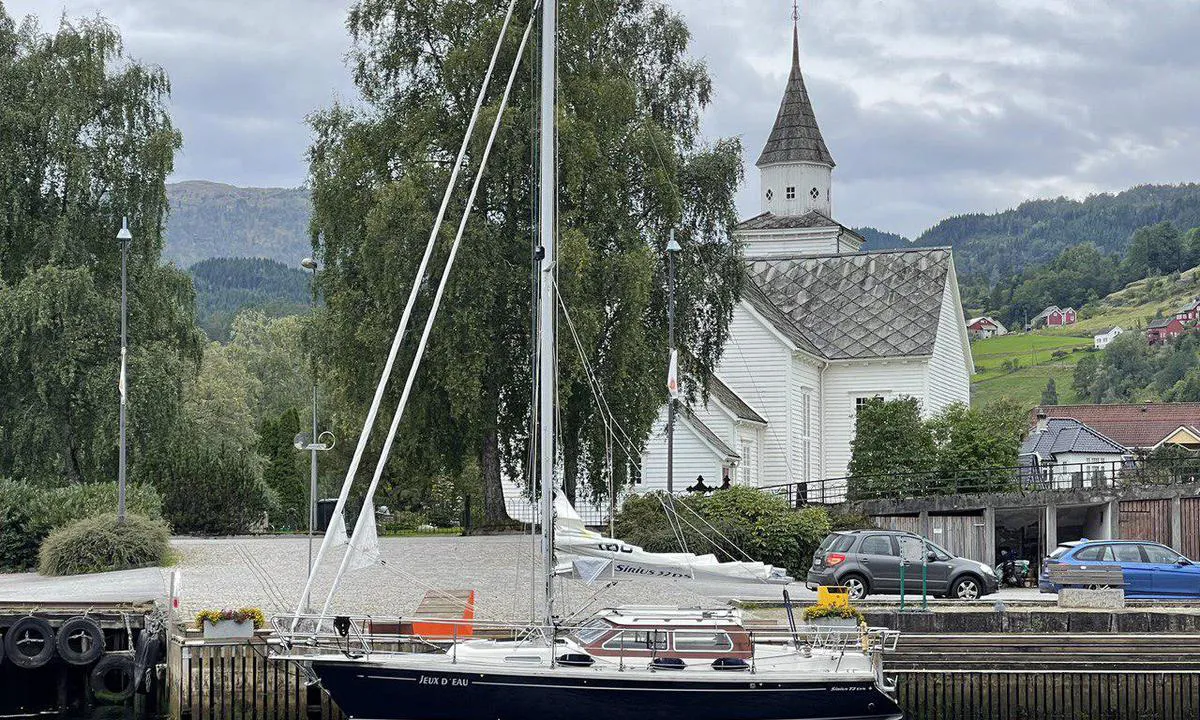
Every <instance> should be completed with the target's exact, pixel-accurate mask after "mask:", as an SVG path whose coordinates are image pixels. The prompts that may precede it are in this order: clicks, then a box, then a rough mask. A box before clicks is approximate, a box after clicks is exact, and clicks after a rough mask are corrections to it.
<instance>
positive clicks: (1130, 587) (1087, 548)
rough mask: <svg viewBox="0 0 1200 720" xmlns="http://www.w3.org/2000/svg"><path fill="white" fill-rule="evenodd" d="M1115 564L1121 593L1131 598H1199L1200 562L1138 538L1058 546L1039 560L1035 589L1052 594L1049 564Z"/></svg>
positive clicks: (1053, 586) (1101, 565)
mask: <svg viewBox="0 0 1200 720" xmlns="http://www.w3.org/2000/svg"><path fill="white" fill-rule="evenodd" d="M1060 563H1068V564H1071V565H1079V566H1082V567H1096V568H1098V567H1119V568H1121V570H1122V571H1124V574H1125V595H1126V596H1127V597H1131V598H1159V599H1171V598H1200V565H1197V564H1195V563H1193V562H1192V561H1191V560H1188V559H1187V558H1185V557H1184V556H1182V555H1180V554H1179V553H1177V552H1175V551H1174V550H1172V549H1171V548H1169V547H1167V546H1166V545H1160V544H1159V543H1153V542H1143V541H1140V540H1079V541H1077V542H1069V543H1063V544H1062V545H1059V546H1058V548H1056V549H1055V550H1054V552H1052V553H1050V557H1048V558H1046V559H1045V560H1044V561H1043V562H1042V569H1041V572H1040V573H1039V574H1038V589H1039V590H1041V591H1042V592H1044V593H1056V592H1058V591H1059V589H1060V586H1059V585H1056V584H1054V583H1052V582H1050V566H1051V565H1057V564H1060Z"/></svg>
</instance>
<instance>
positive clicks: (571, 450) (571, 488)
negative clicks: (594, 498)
mask: <svg viewBox="0 0 1200 720" xmlns="http://www.w3.org/2000/svg"><path fill="white" fill-rule="evenodd" d="M563 444H564V445H565V446H566V447H564V448H563V492H564V493H566V495H567V500H569V501H570V502H571V504H572V505H574V504H575V488H576V486H577V484H578V483H577V478H578V476H579V446H578V443H575V442H571V441H570V440H566V441H564V442H563Z"/></svg>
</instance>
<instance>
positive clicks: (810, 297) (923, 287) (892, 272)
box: [743, 248, 952, 360]
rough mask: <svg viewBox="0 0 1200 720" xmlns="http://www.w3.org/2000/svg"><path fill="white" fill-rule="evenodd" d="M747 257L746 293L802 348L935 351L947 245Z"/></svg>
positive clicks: (846, 352)
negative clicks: (790, 255)
mask: <svg viewBox="0 0 1200 720" xmlns="http://www.w3.org/2000/svg"><path fill="white" fill-rule="evenodd" d="M746 263H747V265H746V268H747V273H748V276H749V280H750V283H749V285H750V287H749V288H747V289H746V290H745V291H744V293H743V298H744V299H745V300H746V301H747V302H749V303H750V304H751V306H752V307H754V308H755V309H756V310H757V311H758V312H759V314H761V315H763V316H764V317H765V318H766V319H767V320H768V321H769V322H770V323H771V324H772V325H773V326H775V328H776V329H777V330H779V331H780V332H781V333H783V335H784V336H785V337H787V338H788V339H789V340H791V341H792V342H793V343H795V344H796V345H797V347H800V348H801V349H804V350H806V351H808V352H814V351H815V352H814V354H817V355H819V356H820V357H824V358H828V359H830V360H849V359H862V358H886V357H910V356H922V355H932V354H933V345H934V341H935V340H936V339H937V332H938V324H939V322H940V314H941V307H942V296H943V294H944V293H945V290H946V282H947V279H948V275H949V273H950V272H951V267H952V263H951V259H950V250H949V249H947V248H921V249H919V250H899V251H885V252H873V253H852V254H844V255H818V256H801V257H792V258H779V257H770V258H754V257H749V258H747V259H746Z"/></svg>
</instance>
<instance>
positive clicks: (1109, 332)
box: [1096, 325, 1125, 337]
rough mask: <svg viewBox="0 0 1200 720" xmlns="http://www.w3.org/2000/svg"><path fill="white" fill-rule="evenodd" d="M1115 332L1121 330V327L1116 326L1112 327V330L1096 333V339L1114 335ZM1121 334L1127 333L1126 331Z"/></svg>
mask: <svg viewBox="0 0 1200 720" xmlns="http://www.w3.org/2000/svg"><path fill="white" fill-rule="evenodd" d="M1114 330H1121V326H1120V325H1117V326H1114V327H1110V328H1108V329H1107V330H1105V331H1104V332H1100V333H1096V337H1102V336H1104V335H1109V334H1111V333H1112V332H1113V331H1114ZM1121 332H1125V331H1124V330H1121Z"/></svg>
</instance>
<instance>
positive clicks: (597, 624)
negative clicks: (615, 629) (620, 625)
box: [575, 620, 612, 645]
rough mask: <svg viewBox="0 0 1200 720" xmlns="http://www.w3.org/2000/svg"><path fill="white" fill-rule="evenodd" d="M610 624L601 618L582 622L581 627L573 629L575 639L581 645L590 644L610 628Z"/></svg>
mask: <svg viewBox="0 0 1200 720" xmlns="http://www.w3.org/2000/svg"><path fill="white" fill-rule="evenodd" d="M611 627H612V626H611V625H609V624H608V623H606V622H604V621H603V620H592V621H590V622H587V623H584V624H583V626H582V627H580V628H579V629H578V630H576V631H575V639H577V640H579V643H580V644H581V645H591V644H592V643H594V642H596V641H597V640H599V639H600V638H602V637H604V634H605V633H607V632H608V631H609V630H610V629H611Z"/></svg>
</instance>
